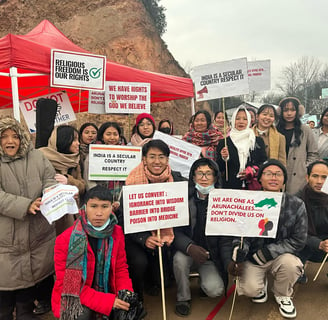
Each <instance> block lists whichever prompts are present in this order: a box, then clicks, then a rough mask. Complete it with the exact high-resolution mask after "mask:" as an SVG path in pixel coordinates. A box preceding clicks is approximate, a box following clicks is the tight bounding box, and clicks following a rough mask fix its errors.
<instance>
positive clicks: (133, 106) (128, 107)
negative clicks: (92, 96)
mask: <svg viewBox="0 0 328 320" xmlns="http://www.w3.org/2000/svg"><path fill="white" fill-rule="evenodd" d="M105 111H106V113H143V112H147V113H150V83H142V82H119V81H106V90H105Z"/></svg>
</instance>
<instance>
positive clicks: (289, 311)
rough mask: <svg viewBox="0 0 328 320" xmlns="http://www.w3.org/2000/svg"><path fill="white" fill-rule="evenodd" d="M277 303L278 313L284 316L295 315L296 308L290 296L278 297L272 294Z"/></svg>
mask: <svg viewBox="0 0 328 320" xmlns="http://www.w3.org/2000/svg"><path fill="white" fill-rule="evenodd" d="M274 297H275V299H276V301H277V303H278V305H279V311H280V314H281V315H282V316H283V317H284V318H289V319H292V318H295V317H296V309H295V307H294V304H293V301H292V298H291V297H279V296H274Z"/></svg>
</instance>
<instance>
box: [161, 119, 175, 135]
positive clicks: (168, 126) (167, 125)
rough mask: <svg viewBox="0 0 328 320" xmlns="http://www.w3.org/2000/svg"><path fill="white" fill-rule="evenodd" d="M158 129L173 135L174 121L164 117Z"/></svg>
mask: <svg viewBox="0 0 328 320" xmlns="http://www.w3.org/2000/svg"><path fill="white" fill-rule="evenodd" d="M158 131H160V132H163V133H166V134H169V135H173V122H171V121H170V120H169V119H163V120H161V121H160V122H159V124H158Z"/></svg>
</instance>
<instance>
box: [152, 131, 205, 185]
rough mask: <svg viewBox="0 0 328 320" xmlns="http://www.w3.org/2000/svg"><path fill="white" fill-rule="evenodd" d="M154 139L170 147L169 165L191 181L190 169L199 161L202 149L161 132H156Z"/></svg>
mask: <svg viewBox="0 0 328 320" xmlns="http://www.w3.org/2000/svg"><path fill="white" fill-rule="evenodd" d="M153 139H160V140H162V141H164V142H165V143H166V144H167V145H168V146H169V148H170V157H169V163H170V167H171V169H172V170H174V171H179V172H180V173H181V175H182V176H183V177H185V178H187V179H189V171H190V168H191V166H192V164H193V163H194V162H195V161H196V160H197V159H199V156H200V153H201V151H202V149H201V148H200V147H198V146H195V145H193V144H191V143H189V142H186V141H183V140H180V139H178V138H175V137H173V136H170V135H168V134H165V133H162V132H160V131H155V133H154V136H153Z"/></svg>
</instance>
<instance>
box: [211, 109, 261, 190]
mask: <svg viewBox="0 0 328 320" xmlns="http://www.w3.org/2000/svg"><path fill="white" fill-rule="evenodd" d="M250 122H251V116H250V114H249V112H248V111H247V110H246V109H245V108H244V107H240V108H238V109H237V110H236V111H235V112H234V113H233V115H232V118H231V132H230V136H229V137H227V139H226V142H227V146H225V141H224V140H220V141H219V144H218V147H217V164H218V165H219V168H220V171H221V172H222V174H223V179H222V180H223V188H225V189H252V190H254V189H257V186H258V187H259V185H257V184H256V183H254V178H255V177H256V173H257V170H258V167H259V166H260V165H261V164H262V163H263V162H264V161H265V160H266V159H267V156H266V152H265V145H264V142H263V139H262V138H260V137H256V136H255V134H254V132H253V130H252V129H250V128H249V124H250ZM226 162H227V165H226Z"/></svg>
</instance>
